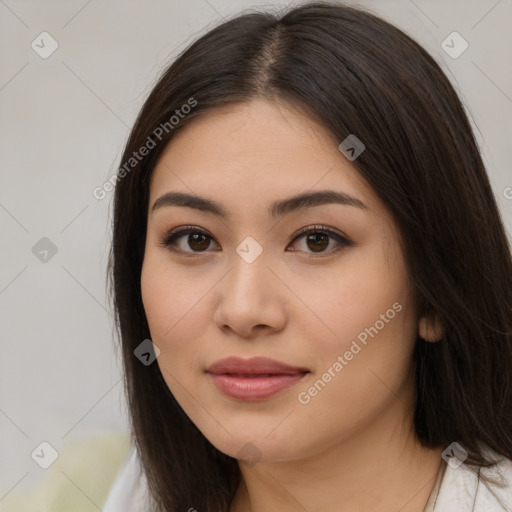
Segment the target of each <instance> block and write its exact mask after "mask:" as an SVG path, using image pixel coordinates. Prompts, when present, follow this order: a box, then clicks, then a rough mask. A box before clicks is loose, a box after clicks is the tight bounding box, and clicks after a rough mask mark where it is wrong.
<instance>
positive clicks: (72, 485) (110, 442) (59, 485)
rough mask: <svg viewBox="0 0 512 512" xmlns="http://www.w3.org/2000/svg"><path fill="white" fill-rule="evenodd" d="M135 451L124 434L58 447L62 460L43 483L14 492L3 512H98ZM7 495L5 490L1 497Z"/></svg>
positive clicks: (4, 503)
mask: <svg viewBox="0 0 512 512" xmlns="http://www.w3.org/2000/svg"><path fill="white" fill-rule="evenodd" d="M131 447H132V445H131V442H130V436H129V434H128V433H124V432H107V433H103V434H97V435H94V436H93V437H88V438H86V439H83V440H79V441H75V442H73V443H69V444H67V445H63V446H61V447H60V449H59V448H58V447H57V446H55V448H56V449H57V450H58V453H59V456H58V458H57V460H56V461H55V462H54V463H53V464H52V465H51V466H50V467H49V468H48V469H46V470H44V471H45V475H44V477H43V480H42V481H41V482H40V483H39V484H38V485H37V486H35V487H34V488H32V489H28V490H24V491H23V492H19V491H18V492H17V491H16V488H14V489H13V490H12V491H11V492H9V493H8V494H7V496H6V497H5V498H4V499H3V500H2V501H0V512H98V510H101V509H102V507H103V504H104V502H105V501H106V499H107V496H108V494H109V491H110V488H111V487H112V485H113V483H114V480H115V478H116V476H117V473H118V472H119V470H120V469H121V466H122V465H123V462H124V461H125V459H126V457H127V456H128V453H129V451H130V448H131ZM27 458H28V456H27ZM29 462H30V461H29ZM35 470H38V469H37V467H36V468H35ZM6 492H7V489H2V490H1V494H0V496H1V495H4V494H5V493H6Z"/></svg>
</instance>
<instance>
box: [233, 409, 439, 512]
mask: <svg viewBox="0 0 512 512" xmlns="http://www.w3.org/2000/svg"><path fill="white" fill-rule="evenodd" d="M394 418H395V419H396V415H395V416H394ZM378 423H379V424H378V425H375V424H374V425H372V427H370V428H366V429H360V430H358V431H357V432H354V433H353V434H352V435H350V436H348V437H346V438H344V439H342V440H340V441H339V442H337V443H336V444H330V445H329V446H328V447H326V449H324V450H323V451H322V452H320V453H315V454H314V455H311V456H308V457H302V458H300V459H295V460H287V461H279V462H265V461H261V462H260V463H258V464H255V465H253V466H248V465H247V464H244V463H242V462H240V463H239V464H240V471H241V475H242V479H241V484H240V486H239V488H238V491H237V493H236V495H235V498H234V500H233V503H232V506H231V512H268V510H279V511H282V512H299V511H300V512H304V510H325V511H326V512H328V511H332V510H336V512H353V511H354V510H365V511H367V512H372V511H377V510H378V512H396V511H397V510H400V512H423V511H424V509H425V506H426V504H427V501H428V498H429V496H430V494H431V492H432V489H433V487H434V484H435V481H436V477H437V473H438V471H439V467H440V463H441V453H442V450H443V449H442V448H435V449H429V448H425V447H422V446H421V445H420V444H419V442H418V440H417V439H416V438H415V436H414V434H413V430H412V426H411V425H410V424H409V425H408V426H404V424H403V423H402V424H397V422H396V421H394V420H393V419H391V420H390V418H383V417H381V418H380V420H379V422H378Z"/></svg>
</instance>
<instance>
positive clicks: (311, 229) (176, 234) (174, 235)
mask: <svg viewBox="0 0 512 512" xmlns="http://www.w3.org/2000/svg"><path fill="white" fill-rule="evenodd" d="M313 233H314V234H318V233H320V234H322V235H327V236H329V237H332V238H334V239H335V240H336V241H337V242H338V245H337V246H336V247H335V248H334V249H330V250H328V251H325V252H320V253H314V252H313V253H308V254H310V256H309V258H322V257H326V256H325V255H332V254H336V253H338V252H339V251H341V250H342V249H344V248H345V247H349V246H351V245H353V243H352V242H351V241H350V240H349V239H348V238H347V237H345V236H343V235H341V234H339V233H336V232H335V231H332V230H331V229H329V228H327V227H326V226H320V225H315V226H308V227H305V228H302V229H300V230H299V232H298V233H296V234H295V235H294V238H293V239H292V241H291V243H294V242H295V241H297V240H298V239H299V238H301V237H303V236H304V235H307V234H313ZM188 234H200V235H205V236H206V237H208V238H210V239H211V240H213V237H211V236H210V235H209V234H208V233H207V232H206V231H203V230H201V229H198V228H196V227H194V226H182V227H180V228H177V229H175V230H174V231H171V232H170V233H168V234H167V235H166V236H165V237H164V239H163V240H162V242H161V244H160V245H162V246H163V247H167V248H168V249H169V250H172V251H174V252H180V253H182V254H183V253H184V254H188V255H191V254H197V255H198V256H199V255H201V254H203V253H205V252H207V250H205V251H192V252H188V251H182V250H181V249H178V248H176V247H175V242H176V240H177V239H178V238H181V237H182V236H183V235H188ZM292 252H301V251H292ZM192 257H194V256H192Z"/></svg>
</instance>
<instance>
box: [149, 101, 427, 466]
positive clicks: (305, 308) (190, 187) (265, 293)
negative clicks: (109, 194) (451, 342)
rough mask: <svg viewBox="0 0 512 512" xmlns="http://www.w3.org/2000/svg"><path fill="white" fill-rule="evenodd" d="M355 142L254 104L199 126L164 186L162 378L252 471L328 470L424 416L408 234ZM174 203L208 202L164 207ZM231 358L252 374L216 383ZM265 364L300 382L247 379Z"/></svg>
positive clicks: (156, 281) (168, 153)
mask: <svg viewBox="0 0 512 512" xmlns="http://www.w3.org/2000/svg"><path fill="white" fill-rule="evenodd" d="M347 135H348V134H347ZM340 142H341V141H340V140H337V139H336V138H335V137H334V136H333V135H332V134H330V133H329V132H327V131H326V130H325V129H324V128H323V127H322V126H320V125H318V124H317V123H316V122H314V121H312V120H311V119H309V118H307V117H305V116H303V115H301V114H299V113H298V112H297V111H295V110H293V109H291V108H290V107H289V106H286V105H285V104H284V103H280V104H279V106H276V105H274V106H272V105H271V104H270V103H267V102H263V101H254V102H251V103H248V104H244V105H237V106H230V107H225V108H223V109H222V110H218V111H215V112H210V113H208V114H206V115H202V116H200V117H198V118H197V119H195V120H193V121H192V122H190V124H188V125H187V126H185V127H184V128H183V129H182V130H180V131H179V132H178V133H177V134H176V136H175V137H174V138H173V139H172V141H171V142H170V144H169V145H168V147H167V148H166V150H165V152H164V153H163V155H162V156H161V158H160V160H159V162H158V164H157V166H156V167H155V169H154V171H153V174H152V177H151V183H150V200H149V211H148V224H147V237H146V246H145V256H144V264H143V268H142V275H141V286H142V296H143V302H144V308H145V312H146V315H147V319H148V323H149V327H150V332H151V337H152V341H153V343H154V344H155V345H156V346H157V347H158V348H159V350H160V355H159V357H158V358H157V364H158V365H159V367H160V370H161V372H162V375H163V377H164V379H165V381H166V383H167V385H168V386H169V389H170V391H171V392H172V394H173V395H174V397H175V398H176V400H177V401H178V402H179V404H180V405H181V407H182V408H183V410H184V411H185V412H186V414H187V415H188V416H189V417H190V419H191V420H192V421H193V422H194V423H195V424H196V425H197V427H198V428H199V430H201V432H202V433H203V434H204V435H205V436H206V437H207V438H208V439H209V440H210V442H211V443H212V444H213V445H214V446H216V447H217V448H218V449H219V450H221V451H222V452H224V453H226V454H228V455H230V456H233V457H237V458H238V459H241V460H245V461H249V462H255V461H257V460H259V461H283V460H294V459H299V458H301V457H309V456H313V455H314V454H317V453H320V452H324V451H325V450H328V449H331V448H333V447H334V446H335V445H336V444H338V443H342V442H347V441H349V440H350V439H351V438H355V436H356V435H357V436H358V435H360V434H361V433H364V432H366V433H367V434H368V436H371V435H372V432H378V431H380V432H383V430H379V429H382V428H384V427H385V426H387V427H389V428H390V429H391V428H392V427H393V426H395V427H396V426H397V425H400V424H402V421H403V420H404V418H406V419H407V421H408V418H409V416H410V414H411V411H412V407H413V380H412V373H411V370H412V351H413V348H414V343H415V341H416V336H417V332H418V324H417V319H416V311H415V310H414V308H413V303H412V296H411V283H410V282H409V281H408V278H407V274H406V269H405V265H404V261H403V257H402V253H401V250H400V247H399V239H398V234H397V231H396V229H395V226H394V223H393V220H392V218H391V216H390V214H389V212H388V211H387V209H386V208H385V206H384V205H383V203H382V202H381V201H380V200H379V198H378V197H377V196H376V194H375V193H374V191H373V190H372V189H371V188H370V186H369V185H368V183H367V182H366V181H365V180H364V179H363V178H362V177H361V176H360V175H359V174H358V172H357V171H356V170H355V169H354V167H353V166H352V164H351V162H350V161H349V160H348V159H347V158H346V157H345V156H344V155H343V154H342V153H341V152H340V150H339V149H338V145H339V143H340ZM363 143H364V144H366V147H367V148H368V146H370V145H371V143H372V141H366V140H365V141H363ZM328 191H330V193H331V196H328V195H326V194H324V196H323V199H324V200H323V201H316V200H315V199H314V197H313V198H312V199H309V200H308V199H304V200H302V201H291V202H288V200H290V198H293V197H294V196H297V195H301V194H306V195H309V194H317V193H319V192H324V193H325V192H328ZM169 193H173V194H176V193H181V194H187V195H191V196H198V197H201V198H203V199H204V200H205V202H204V203H201V204H198V203H197V202H192V200H188V199H186V200H185V201H180V202H179V204H177V201H176V200H174V201H173V200H171V199H172V198H170V197H168V198H167V200H165V199H161V200H159V198H162V197H163V196H164V195H165V194H169ZM335 194H337V197H338V198H343V197H345V199H346V200H345V201H341V202H336V201H334V199H333V198H334V197H335ZM183 197H184V196H182V198H183ZM349 197H350V198H351V199H347V198H349ZM326 198H327V199H326ZM155 202H158V204H157V205H156V206H157V207H156V208H154V205H155ZM274 203H282V205H281V206H273V205H274ZM213 204H214V205H215V208H213V207H212V205H213ZM198 206H201V207H198ZM213 210H218V211H213ZM220 211H222V212H223V215H221V214H220ZM184 227H185V229H187V228H186V227H189V229H190V230H191V233H181V234H179V235H178V237H176V238H174V240H173V241H171V244H170V245H168V246H166V245H165V243H164V242H165V241H166V239H168V238H169V233H170V232H171V231H175V230H176V229H178V228H184ZM303 228H308V231H309V233H306V234H303V233H300V230H302V229H303ZM338 236H339V238H337V237H338ZM167 241H169V240H167ZM232 356H236V357H238V358H241V359H242V361H241V363H242V367H237V366H230V365H229V364H220V365H217V367H216V368H215V365H214V364H215V363H217V362H218V361H220V360H222V359H224V358H228V357H232ZM254 357H265V358H269V359H272V360H274V361H277V362H278V363H282V364H283V365H288V367H290V368H288V367H286V368H283V367H280V366H279V365H274V366H272V365H270V366H269V365H268V364H259V365H258V364H253V365H249V366H248V367H246V366H243V363H245V362H247V360H248V359H250V358H254ZM239 362H240V361H239ZM260 362H261V361H260ZM256 363H257V361H256ZM212 372H213V373H212ZM215 372H216V373H215ZM375 442H378V437H377V436H376V437H375Z"/></svg>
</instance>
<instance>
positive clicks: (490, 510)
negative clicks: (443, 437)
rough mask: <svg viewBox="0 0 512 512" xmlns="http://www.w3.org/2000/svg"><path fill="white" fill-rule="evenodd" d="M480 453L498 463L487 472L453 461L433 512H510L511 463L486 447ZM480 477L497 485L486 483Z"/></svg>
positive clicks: (447, 469) (511, 498) (448, 468)
mask: <svg viewBox="0 0 512 512" xmlns="http://www.w3.org/2000/svg"><path fill="white" fill-rule="evenodd" d="M483 452H484V454H485V455H486V456H487V457H489V458H492V459H493V460H498V461H499V462H498V463H497V464H496V465H495V466H493V467H490V468H476V467H474V466H469V465H467V464H464V463H461V462H460V461H456V460H454V462H453V463H451V461H450V463H448V464H447V466H446V471H445V474H444V477H443V480H442V483H441V488H440V490H439V495H438V498H437V500H436V505H435V511H436V512H452V511H453V510H457V512H512V461H511V460H510V459H508V458H506V457H503V456H502V455H499V454H498V453H496V452H495V451H493V450H491V449H490V448H488V447H485V448H483ZM482 476H486V477H488V478H490V479H492V480H494V481H497V482H498V484H499V485H495V484H492V483H488V482H485V481H484V480H483V479H482Z"/></svg>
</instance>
